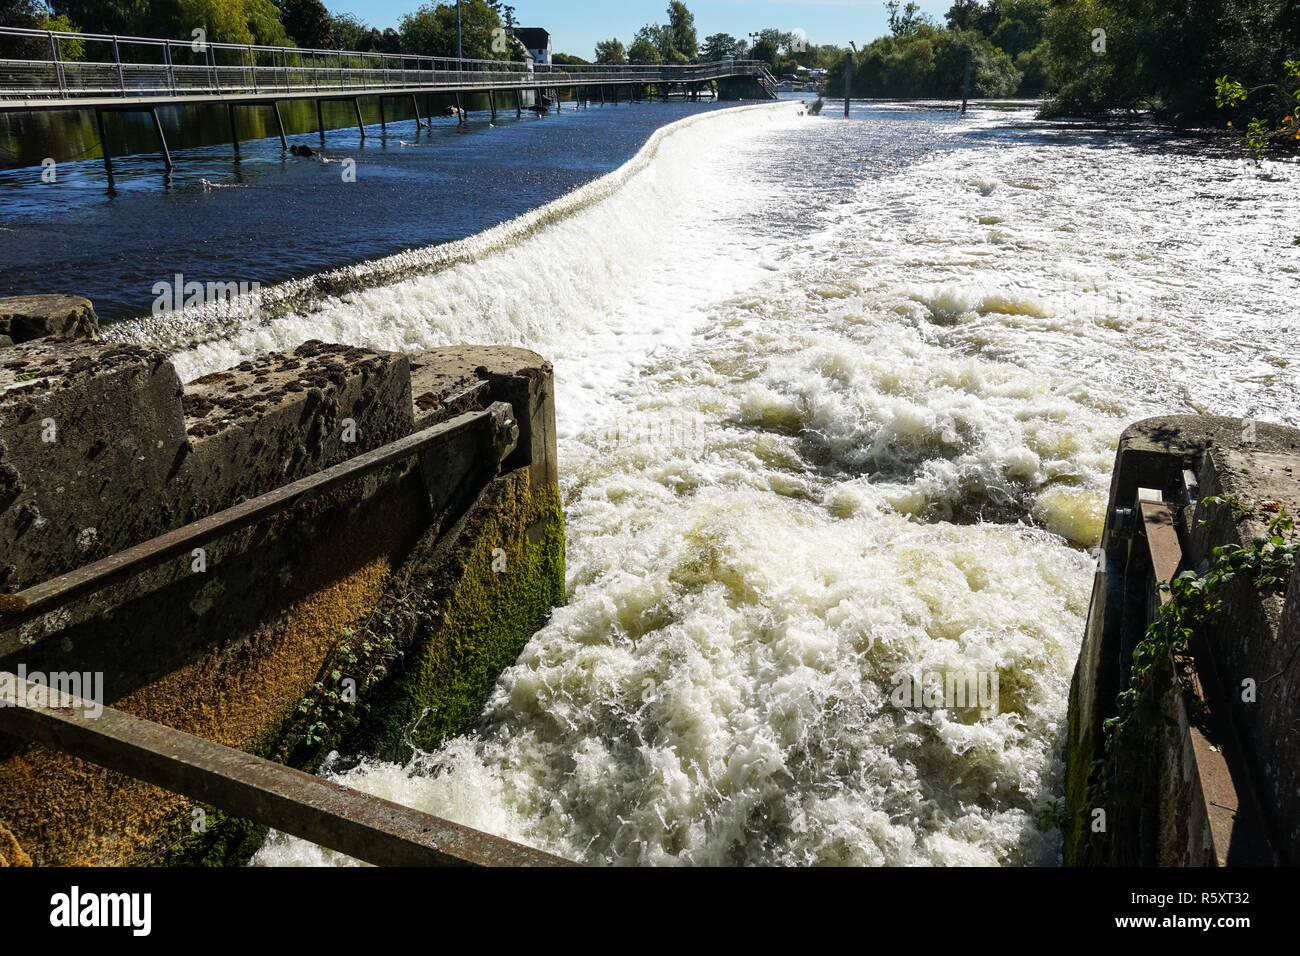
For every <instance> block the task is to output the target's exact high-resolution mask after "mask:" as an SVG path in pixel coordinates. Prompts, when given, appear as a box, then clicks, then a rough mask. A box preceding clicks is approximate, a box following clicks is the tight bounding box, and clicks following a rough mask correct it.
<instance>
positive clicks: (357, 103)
mask: <svg viewBox="0 0 1300 956" xmlns="http://www.w3.org/2000/svg"><path fill="white" fill-rule="evenodd" d="M352 107H353V109H355V110H356V111H357V129H358V130H360V131H361V139H362V142H364V141H365V138H366V124H365V122H364V121H363V120H362V119H361V97H359V96H354V97H352Z"/></svg>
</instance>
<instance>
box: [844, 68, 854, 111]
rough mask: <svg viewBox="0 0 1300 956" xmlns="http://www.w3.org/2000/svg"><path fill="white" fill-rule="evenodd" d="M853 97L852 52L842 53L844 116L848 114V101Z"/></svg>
mask: <svg viewBox="0 0 1300 956" xmlns="http://www.w3.org/2000/svg"><path fill="white" fill-rule="evenodd" d="M852 97H853V54H852V53H845V54H844V116H845V118H847V117H848V115H849V101H850V100H851V99H852Z"/></svg>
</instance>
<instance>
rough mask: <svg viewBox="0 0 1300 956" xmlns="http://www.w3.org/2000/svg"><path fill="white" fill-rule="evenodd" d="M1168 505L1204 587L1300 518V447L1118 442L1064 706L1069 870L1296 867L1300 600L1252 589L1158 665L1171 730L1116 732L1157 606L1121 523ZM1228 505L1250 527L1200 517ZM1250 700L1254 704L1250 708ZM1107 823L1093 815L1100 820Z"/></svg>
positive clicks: (1157, 428)
mask: <svg viewBox="0 0 1300 956" xmlns="http://www.w3.org/2000/svg"><path fill="white" fill-rule="evenodd" d="M1139 488H1148V489H1153V490H1157V491H1160V492H1162V493H1163V497H1164V500H1165V502H1166V503H1168V504H1169V505H1170V506H1171V510H1172V512H1173V514H1174V517H1175V521H1176V526H1177V532H1178V537H1179V541H1180V545H1181V548H1182V551H1183V563H1182V565H1181V568H1180V570H1190V571H1196V572H1198V573H1204V572H1205V571H1207V570H1208V569H1209V568H1210V565H1211V562H1212V561H1213V560H1214V553H1213V552H1214V549H1215V548H1217V547H1221V546H1233V547H1240V546H1243V545H1249V544H1250V543H1251V542H1252V541H1253V540H1254V539H1256V538H1258V537H1260V536H1262V535H1264V534H1265V532H1266V526H1267V522H1268V520H1269V518H1270V517H1271V516H1273V515H1275V514H1277V513H1279V509H1282V508H1285V509H1286V510H1287V511H1289V512H1290V513H1291V514H1293V515H1295V514H1300V431H1297V430H1295V429H1290V428H1283V427H1280V426H1273V425H1268V424H1265V423H1251V422H1245V421H1242V420H1239V419H1228V418H1216V417H1211V416H1175V417H1166V418H1158V419H1150V420H1147V421H1144V422H1139V423H1138V424H1136V425H1134V426H1132V427H1131V428H1129V429H1128V430H1127V431H1126V432H1125V433H1124V435H1123V436H1122V438H1121V440H1120V446H1119V450H1118V454H1117V457H1116V465H1115V471H1114V475H1113V479H1112V485H1111V496H1110V506H1109V510H1108V515H1109V518H1108V521H1107V525H1106V530H1105V533H1104V535H1103V538H1102V544H1101V549H1100V550H1101V560H1100V561H1099V565H1098V572H1097V575H1096V579H1095V582H1094V588H1093V598H1092V607H1091V611H1090V614H1089V619H1088V625H1087V632H1086V634H1085V638H1084V643H1083V647H1082V649H1081V651H1080V655H1079V661H1078V665H1077V667H1076V669H1075V674H1074V680H1073V684H1072V688H1071V695H1070V710H1069V725H1068V731H1067V754H1066V759H1067V779H1066V800H1065V823H1064V826H1063V827H1062V834H1063V838H1064V845H1063V851H1064V859H1065V862H1066V863H1067V864H1070V865H1231V864H1238V863H1241V864H1268V863H1291V864H1293V863H1295V862H1297V860H1300V788H1298V787H1297V783H1298V782H1300V781H1298V780H1297V774H1298V773H1300V737H1298V736H1297V735H1296V734H1295V733H1294V727H1295V726H1296V725H1297V723H1298V722H1300V694H1298V693H1297V690H1298V689H1300V688H1297V681H1300V652H1298V650H1297V649H1298V648H1300V627H1298V626H1297V624H1298V623H1300V585H1298V584H1297V576H1296V575H1292V579H1291V581H1290V585H1289V590H1288V591H1287V592H1286V593H1285V594H1280V593H1275V592H1267V593H1261V592H1260V591H1259V590H1258V589H1257V588H1256V587H1255V586H1254V584H1253V582H1252V581H1250V580H1249V578H1248V577H1247V576H1245V575H1242V576H1239V577H1237V578H1235V579H1234V580H1232V581H1231V582H1229V583H1228V584H1227V586H1226V587H1225V589H1224V590H1223V592H1222V595H1221V596H1222V600H1223V610H1222V613H1220V614H1219V615H1218V616H1217V617H1215V618H1213V619H1211V620H1208V621H1206V622H1204V623H1203V624H1202V625H1201V626H1199V627H1198V628H1197V629H1196V635H1195V637H1194V638H1193V640H1192V642H1191V644H1190V646H1189V648H1188V649H1187V651H1186V652H1185V653H1179V654H1176V655H1173V656H1172V657H1171V658H1170V660H1169V661H1167V662H1162V667H1163V669H1164V671H1165V674H1166V676H1167V679H1168V680H1167V686H1165V687H1164V688H1163V691H1162V693H1161V695H1160V700H1159V704H1160V707H1159V709H1160V712H1161V713H1162V714H1163V719H1162V720H1160V721H1157V722H1154V723H1150V722H1148V723H1146V724H1136V725H1134V724H1130V725H1127V726H1125V727H1124V728H1123V729H1122V730H1120V731H1118V732H1108V731H1107V730H1106V729H1105V727H1104V723H1105V721H1106V720H1108V719H1110V718H1112V717H1114V716H1116V714H1117V711H1118V708H1117V705H1116V697H1117V695H1118V694H1119V693H1120V691H1122V690H1123V689H1124V688H1125V687H1126V686H1127V681H1128V676H1129V671H1130V668H1131V665H1132V653H1133V648H1134V647H1135V646H1136V644H1137V643H1138V641H1140V640H1141V639H1142V637H1143V634H1144V633H1145V630H1146V627H1147V625H1148V623H1149V621H1150V619H1151V616H1152V613H1153V610H1154V602H1155V601H1157V600H1158V599H1157V597H1156V592H1155V590H1154V587H1153V581H1152V572H1151V562H1150V558H1149V556H1148V555H1147V553H1146V548H1147V546H1146V543H1145V540H1144V539H1143V538H1142V537H1141V536H1136V537H1135V536H1131V535H1129V534H1127V533H1125V531H1124V522H1122V521H1120V520H1119V515H1118V510H1119V509H1124V508H1132V507H1133V506H1134V503H1135V500H1136V496H1137V492H1138V489H1139ZM1215 495H1228V496H1232V497H1234V498H1235V499H1236V500H1239V501H1241V502H1243V503H1245V504H1248V505H1251V506H1253V507H1251V508H1250V513H1249V515H1244V514H1241V513H1238V512H1234V509H1233V508H1231V507H1222V506H1215V507H1207V506H1206V505H1205V504H1204V499H1206V498H1208V497H1211V496H1215ZM1245 691H1250V692H1248V693H1247V692H1245ZM1099 812H1100V814H1099Z"/></svg>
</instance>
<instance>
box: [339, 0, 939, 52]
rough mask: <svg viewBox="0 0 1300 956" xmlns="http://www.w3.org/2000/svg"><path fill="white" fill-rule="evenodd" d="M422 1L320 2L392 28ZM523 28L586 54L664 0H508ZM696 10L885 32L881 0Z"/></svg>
mask: <svg viewBox="0 0 1300 956" xmlns="http://www.w3.org/2000/svg"><path fill="white" fill-rule="evenodd" d="M919 3H920V6H921V9H923V10H925V11H926V12H927V13H929V14H930V15H931V16H933V17H934V18H935V19H936V20H940V21H942V19H943V14H944V13H945V12H947V10H948V8H949V7H950V6H952V0H919ZM420 5H421V0H325V6H327V7H328V8H329V9H330V11H331V12H333V13H353V14H356V15H357V16H358V17H360V18H361V19H362V20H365V21H366V22H367V23H369V24H370V25H371V26H376V27H379V28H380V29H383V28H384V27H395V26H397V22H398V21H399V20H400V19H401V18H402V14H404V13H409V12H411V11H413V10H415V9H416V8H418V7H419V6H420ZM512 5H513V6H514V8H515V10H516V11H517V14H516V15H517V16H518V17H519V20H520V23H521V25H522V26H529V27H533V26H537V27H545V28H546V29H548V30H550V31H551V43H552V44H553V45H554V48H555V51H556V52H557V53H573V54H576V55H577V56H581V57H586V58H587V59H591V57H592V55H593V49H594V47H595V45H596V41H597V40H603V39H606V38H608V37H611V36H615V37H618V38H619V39H620V40H622V41H623V42H624V43H627V42H628V41H629V40H631V38H632V34H633V33H635V32H636V31H637V29H638V28H640V27H641V26H643V25H644V24H646V23H663V22H665V21H666V20H667V19H668V17H667V15H666V12H665V11H666V10H667V8H668V0H600V2H593V0H513V3H512ZM686 5H687V6H688V7H690V9H691V12H692V13H694V14H695V29H696V31H697V32H698V33H699V35H700V39H701V40H703V39H704V38H705V37H706V36H708V35H709V34H710V33H730V34H732V35H733V36H740V37H743V36H746V35H747V34H749V33H753V32H755V31H757V30H760V29H762V28H764V27H777V28H778V29H781V30H789V31H793V30H795V29H796V28H802V29H803V30H804V32H805V33H806V34H807V37H808V42H810V43H835V44H839V45H846V44H847V43H848V41H849V40H856V41H857V42H858V45H859V46H861V45H862V44H863V43H864V42H866V41H868V40H871V39H873V38H875V37H878V36H880V35H881V34H883V33H885V32H886V27H885V5H884V2H883V0H787V2H784V3H766V2H764V3H754V2H750V0H686Z"/></svg>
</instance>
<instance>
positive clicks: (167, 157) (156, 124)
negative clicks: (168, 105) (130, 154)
mask: <svg viewBox="0 0 1300 956" xmlns="http://www.w3.org/2000/svg"><path fill="white" fill-rule="evenodd" d="M149 117H150V118H151V119H152V120H153V131H154V133H156V134H157V136H158V146H159V148H161V149H162V155H163V162H164V163H166V164H167V172H169V173H170V172H171V171H172V151H171V150H170V149H168V148H167V137H166V136H164V135H163V128H162V121H161V120H159V119H158V110H157V109H156V108H155V109H151V110H150V111H149ZM104 155H105V156H107V155H108V151H107V150H105V151H104Z"/></svg>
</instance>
